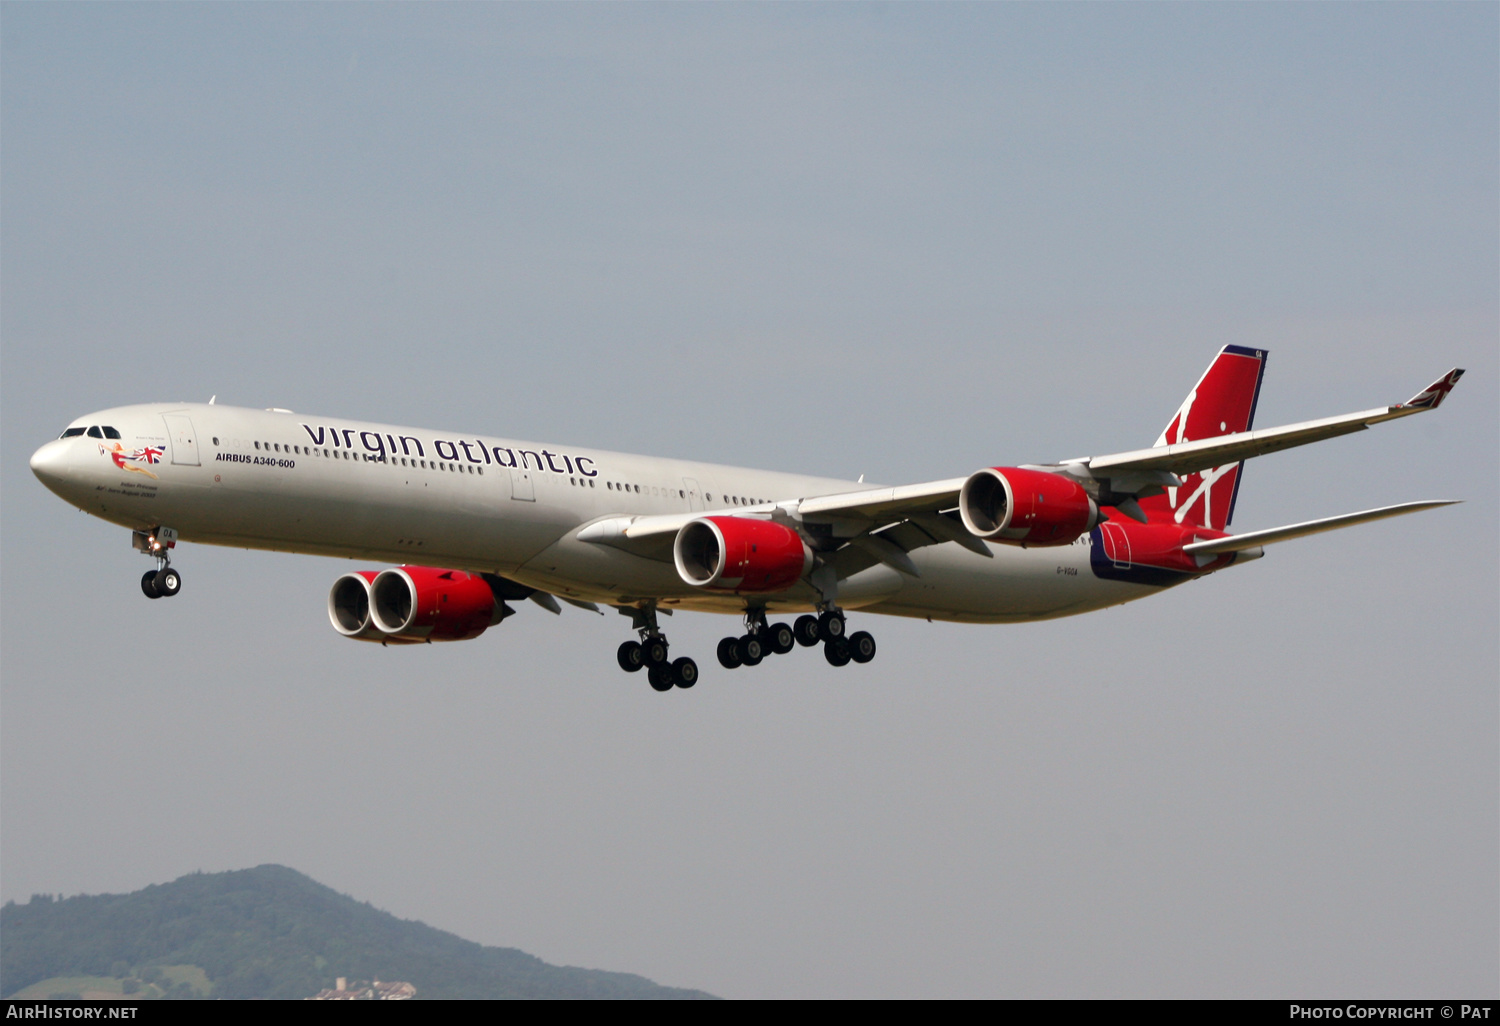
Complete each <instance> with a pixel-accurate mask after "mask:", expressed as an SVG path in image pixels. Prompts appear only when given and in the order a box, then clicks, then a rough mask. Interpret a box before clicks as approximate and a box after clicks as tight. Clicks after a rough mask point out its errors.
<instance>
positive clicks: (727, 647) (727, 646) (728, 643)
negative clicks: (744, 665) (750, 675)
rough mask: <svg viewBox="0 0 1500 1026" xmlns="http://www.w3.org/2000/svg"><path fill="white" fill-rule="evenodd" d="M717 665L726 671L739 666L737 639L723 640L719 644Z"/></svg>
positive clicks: (738, 641)
mask: <svg viewBox="0 0 1500 1026" xmlns="http://www.w3.org/2000/svg"><path fill="white" fill-rule="evenodd" d="M719 665H720V666H722V667H724V669H726V670H732V669H734V668H735V667H736V666H739V665H740V639H739V638H724V639H723V640H721V641H720V642H719Z"/></svg>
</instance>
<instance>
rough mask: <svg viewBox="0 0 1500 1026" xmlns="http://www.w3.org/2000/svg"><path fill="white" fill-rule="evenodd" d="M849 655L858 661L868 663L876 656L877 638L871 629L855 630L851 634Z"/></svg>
mask: <svg viewBox="0 0 1500 1026" xmlns="http://www.w3.org/2000/svg"><path fill="white" fill-rule="evenodd" d="M849 657H850V658H851V659H853V660H854V661H855V662H856V663H868V662H869V661H870V660H871V659H874V658H875V639H874V638H872V637H870V632H869V631H855V632H854V633H853V634H851V635H849Z"/></svg>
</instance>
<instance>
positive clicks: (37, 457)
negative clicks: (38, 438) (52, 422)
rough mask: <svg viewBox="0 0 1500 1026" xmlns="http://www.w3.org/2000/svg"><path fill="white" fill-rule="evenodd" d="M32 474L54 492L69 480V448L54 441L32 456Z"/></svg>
mask: <svg viewBox="0 0 1500 1026" xmlns="http://www.w3.org/2000/svg"><path fill="white" fill-rule="evenodd" d="M31 472H32V473H33V474H35V475H36V477H37V480H38V481H40V482H42V484H44V485H46V486H47V487H48V488H50V489H52V490H53V491H54V492H55V491H57V490H58V489H59V488H60V487H62V486H63V485H64V484H66V483H67V480H68V476H69V475H68V446H67V445H65V444H64V443H63V442H62V441H61V440H53V441H51V442H48V443H47V444H46V445H44V446H42V447H41V448H40V449H38V450H37V451H36V452H34V453H32V454H31Z"/></svg>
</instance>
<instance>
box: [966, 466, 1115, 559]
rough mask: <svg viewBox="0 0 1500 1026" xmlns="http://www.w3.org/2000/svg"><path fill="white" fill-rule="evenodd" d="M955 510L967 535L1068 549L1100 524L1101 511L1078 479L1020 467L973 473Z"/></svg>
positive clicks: (1012, 542) (994, 468) (989, 469)
mask: <svg viewBox="0 0 1500 1026" xmlns="http://www.w3.org/2000/svg"><path fill="white" fill-rule="evenodd" d="M958 512H959V516H961V517H963V521H964V526H965V527H967V528H968V529H969V533H971V534H973V535H975V536H976V537H979V538H984V539H986V540H988V541H996V542H1003V543H1005V544H1007V545H1068V544H1070V543H1072V542H1073V541H1075V540H1077V538H1078V537H1079V536H1080V535H1082V534H1083V533H1084V532H1086V531H1089V530H1092V529H1093V527H1094V525H1096V524H1097V523H1099V507H1098V506H1096V505H1095V504H1094V500H1093V499H1091V498H1089V494H1088V492H1086V491H1084V490H1083V486H1082V485H1080V484H1079V483H1078V482H1077V481H1074V480H1071V479H1070V478H1066V477H1063V476H1062V475H1061V474H1049V473H1048V472H1047V471H1045V470H1022V469H1020V468H1019V467H991V468H987V469H985V470H981V471H979V472H978V473H975V474H971V475H970V476H969V479H968V480H967V481H965V482H964V486H963V489H962V490H961V491H960V492H959V493H958Z"/></svg>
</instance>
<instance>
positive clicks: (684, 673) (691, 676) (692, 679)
mask: <svg viewBox="0 0 1500 1026" xmlns="http://www.w3.org/2000/svg"><path fill="white" fill-rule="evenodd" d="M672 680H673V681H674V682H675V683H676V684H677V686H678V687H680V688H690V687H692V686H693V685H694V684H696V683H698V664H697V663H695V662H693V661H692V660H691V659H689V658H688V657H687V656H683V657H682V658H681V659H678V660H677V661H676V662H674V663H673V664H672Z"/></svg>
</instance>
